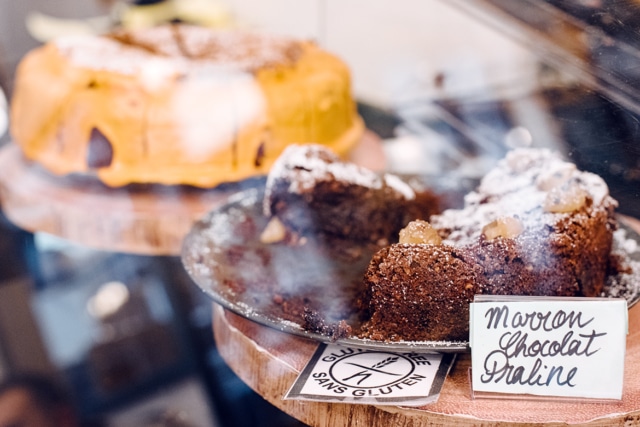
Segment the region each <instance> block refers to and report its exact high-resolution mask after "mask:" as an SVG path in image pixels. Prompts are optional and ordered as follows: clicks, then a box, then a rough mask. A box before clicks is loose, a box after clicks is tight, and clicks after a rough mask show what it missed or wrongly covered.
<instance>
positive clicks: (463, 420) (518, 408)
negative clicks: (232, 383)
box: [213, 304, 640, 427]
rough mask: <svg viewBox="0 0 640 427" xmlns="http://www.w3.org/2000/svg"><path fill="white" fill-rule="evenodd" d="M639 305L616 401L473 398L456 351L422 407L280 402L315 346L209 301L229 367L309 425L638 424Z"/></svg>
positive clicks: (465, 358) (465, 360)
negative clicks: (438, 388)
mask: <svg viewBox="0 0 640 427" xmlns="http://www.w3.org/2000/svg"><path fill="white" fill-rule="evenodd" d="M638 326H640V304H638V305H635V306H633V307H632V308H631V309H630V310H629V335H628V337H627V353H626V357H625V384H624V390H623V399H622V401H619V402H615V403H578V402H576V401H549V400H546V401H543V400H496V399H476V400H473V399H472V398H471V387H470V384H469V378H468V371H469V367H470V365H471V356H470V354H460V355H459V356H458V358H457V360H456V362H455V364H454V366H453V368H452V369H451V372H450V373H449V376H448V377H447V379H446V381H445V383H444V387H443V389H442V392H441V394H440V398H439V399H438V401H437V402H435V403H432V404H429V405H426V406H424V407H421V408H409V407H396V406H372V405H360V404H346V403H325V402H307V401H299V400H283V396H285V394H286V393H287V391H288V390H289V388H290V387H291V385H292V384H293V383H294V381H295V380H296V378H297V376H298V374H299V373H300V372H301V371H302V369H303V368H304V366H305V365H306V363H307V362H308V361H309V359H310V358H311V356H312V355H313V353H314V352H315V350H316V348H317V345H318V344H317V343H316V342H314V341H310V340H307V339H305V338H301V337H297V336H293V335H290V334H285V333H282V332H280V331H277V330H274V329H271V328H268V327H265V326H261V325H258V324H257V323H254V322H252V321H250V320H247V319H245V318H243V317H240V316H238V315H236V314H234V313H231V312H229V311H227V310H225V309H224V308H222V307H221V306H219V305H217V304H214V310H213V329H214V335H215V339H216V344H217V348H218V350H219V352H220V354H221V355H222V357H223V359H224V360H225V361H226V363H227V364H228V365H229V366H230V367H231V369H233V371H234V372H235V373H236V374H237V375H238V376H239V377H240V378H241V379H242V380H243V381H244V382H245V383H247V384H248V385H249V386H250V387H251V388H252V389H254V390H255V391H256V392H257V393H258V394H260V395H261V396H262V397H264V398H265V399H266V400H268V401H269V402H271V403H272V404H273V405H275V406H276V407H278V408H279V409H281V410H282V411H284V412H286V413H288V414H289V415H291V416H293V417H295V418H297V419H298V420H300V421H302V422H304V423H306V424H308V425H310V426H314V427H316V426H327V427H333V426H347V425H353V426H384V427H386V426H394V427H403V426H404V427H427V426H485V427H488V426H513V425H517V426H526V427H529V426H545V427H549V426H568V425H588V426H602V427H604V426H607V427H609V426H631V425H636V424H640V327H638Z"/></svg>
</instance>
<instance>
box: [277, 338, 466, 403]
mask: <svg viewBox="0 0 640 427" xmlns="http://www.w3.org/2000/svg"><path fill="white" fill-rule="evenodd" d="M453 360H454V355H453V354H441V353H417V352H408V353H400V352H388V351H372V350H364V349H358V348H351V347H345V346H339V345H326V344H321V345H320V346H319V347H318V350H317V351H316V353H315V354H314V356H313V357H312V358H311V360H310V361H309V363H308V364H307V366H306V367H305V368H304V370H303V371H302V372H301V373H300V375H299V376H298V378H297V380H296V382H295V383H294V384H293V386H292V387H291V389H290V390H289V392H288V393H287V395H286V396H285V399H297V400H311V401H323V402H343V403H362V404H374V405H405V406H421V405H425V404H427V403H431V402H434V401H436V400H437V399H438V396H439V395H440V389H441V388H442V384H443V383H444V380H445V378H446V376H447V373H448V372H449V369H450V367H451V364H452V362H453Z"/></svg>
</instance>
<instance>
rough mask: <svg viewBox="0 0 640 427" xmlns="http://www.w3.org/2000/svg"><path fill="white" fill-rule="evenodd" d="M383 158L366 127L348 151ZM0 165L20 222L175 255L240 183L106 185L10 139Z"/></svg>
mask: <svg viewBox="0 0 640 427" xmlns="http://www.w3.org/2000/svg"><path fill="white" fill-rule="evenodd" d="M384 159H385V156H384V153H383V149H382V144H381V143H380V138H379V137H378V136H377V135H375V134H374V133H372V132H370V131H366V132H365V134H364V136H363V138H362V140H361V142H360V143H359V144H358V145H357V146H356V147H355V148H354V150H353V152H352V153H351V160H353V161H354V162H356V163H358V164H360V165H363V166H365V167H369V168H371V169H374V170H382V169H383V168H384V166H385V160H384ZM0 171H2V173H0V203H1V205H0V207H1V208H2V210H3V212H4V214H5V215H6V216H7V218H9V220H11V222H13V223H14V224H16V225H17V226H18V227H20V228H22V229H25V230H27V231H30V232H44V233H49V234H52V235H55V236H58V237H62V238H64V239H67V240H70V241H73V242H75V243H77V244H80V245H84V246H88V247H91V248H94V249H101V250H108V251H113V252H125V253H136V254H144V255H179V254H180V250H181V246H182V239H183V237H184V236H185V235H186V234H187V232H188V231H189V229H190V228H191V225H192V224H193V223H194V221H196V220H197V219H199V218H200V217H201V216H203V215H204V214H206V213H207V212H209V211H210V210H212V209H214V208H215V207H216V206H218V205H220V204H221V203H223V202H224V201H225V200H226V199H227V197H228V196H229V195H230V194H232V193H234V192H236V191H238V190H239V189H240V188H241V187H239V186H234V185H232V186H230V187H223V188H226V189H220V188H216V189H199V188H192V187H184V186H161V185H146V186H144V185H141V186H126V187H121V188H111V187H107V186H105V185H103V184H102V183H100V182H98V181H97V180H96V179H91V178H88V177H82V178H80V177H59V176H53V175H51V174H49V173H47V172H46V171H44V170H43V169H42V168H40V167H39V166H37V165H34V164H33V163H32V162H30V161H28V160H27V159H25V158H24V157H23V155H22V152H21V150H20V149H19V148H18V146H17V145H15V144H13V143H9V144H7V145H6V146H4V147H2V148H0ZM239 185H241V184H239Z"/></svg>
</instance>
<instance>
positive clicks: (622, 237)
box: [602, 228, 640, 302]
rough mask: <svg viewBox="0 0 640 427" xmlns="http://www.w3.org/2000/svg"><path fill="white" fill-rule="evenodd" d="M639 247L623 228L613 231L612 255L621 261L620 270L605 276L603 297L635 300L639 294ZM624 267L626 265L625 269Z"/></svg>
mask: <svg viewBox="0 0 640 427" xmlns="http://www.w3.org/2000/svg"><path fill="white" fill-rule="evenodd" d="M639 249H640V247H639V246H638V241H637V240H636V239H634V238H632V237H630V236H629V235H628V232H627V230H626V229H624V228H620V229H618V230H616V231H615V232H614V233H613V247H612V249H611V254H612V256H615V257H617V258H618V260H619V261H620V262H621V263H622V270H623V271H622V272H619V273H618V274H615V275H609V276H607V283H606V285H605V289H604V291H603V294H602V296H603V297H611V298H625V299H626V300H627V301H628V302H636V301H637V300H638V295H639V294H640V250H639ZM624 267H627V268H626V270H625V268H624Z"/></svg>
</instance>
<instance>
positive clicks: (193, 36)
mask: <svg viewBox="0 0 640 427" xmlns="http://www.w3.org/2000/svg"><path fill="white" fill-rule="evenodd" d="M54 43H55V46H56V47H57V48H58V50H59V51H60V53H61V54H62V55H63V56H65V57H67V58H69V60H70V61H71V62H72V63H73V64H75V65H76V66H78V67H84V68H92V69H103V70H109V71H114V72H119V73H122V74H129V75H135V74H138V73H139V72H140V70H141V69H142V68H143V67H144V66H145V64H146V63H147V62H148V61H150V60H152V59H153V60H155V61H156V62H157V63H158V61H159V62H166V63H167V64H169V65H170V67H171V68H172V69H173V70H174V73H175V74H186V73H189V72H193V71H197V70H199V69H203V68H205V69H206V68H210V67H212V66H216V67H221V66H223V67H225V68H227V69H236V70H238V71H244V72H252V71H255V70H257V69H259V68H264V67H272V66H275V65H277V64H284V65H291V64H293V63H294V62H295V61H296V60H297V58H298V57H299V55H300V54H301V51H302V48H301V43H300V42H299V41H296V40H293V39H289V38H285V37H276V36H267V35H262V34H260V35H258V34H253V33H247V32H235V31H214V30H211V29H208V28H204V27H197V26H186V25H184V26H182V25H181V26H172V25H165V26H158V27H154V28H149V29H144V30H137V31H119V32H115V33H113V34H111V35H108V36H68V37H61V38H59V39H57V40H56V41H55V42H54ZM167 64H164V65H163V67H165V68H167V67H168V65H167Z"/></svg>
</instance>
